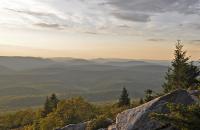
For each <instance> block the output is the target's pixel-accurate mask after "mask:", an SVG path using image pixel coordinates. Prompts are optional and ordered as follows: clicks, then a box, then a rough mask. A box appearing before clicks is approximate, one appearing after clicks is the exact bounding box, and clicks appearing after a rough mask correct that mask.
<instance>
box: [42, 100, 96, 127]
mask: <svg viewBox="0 0 200 130" xmlns="http://www.w3.org/2000/svg"><path fill="white" fill-rule="evenodd" d="M95 116H96V108H95V107H94V106H93V105H91V104H90V103H88V102H86V101H85V100H84V99H83V98H81V97H77V98H71V99H69V100H62V101H60V102H59V103H58V105H57V108H56V109H55V110H54V111H53V112H51V113H50V114H48V115H47V117H45V118H43V119H41V121H40V128H41V129H42V130H51V129H54V128H57V127H61V126H65V125H67V124H76V123H79V122H84V121H88V120H91V119H93V118H95Z"/></svg>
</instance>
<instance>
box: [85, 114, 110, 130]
mask: <svg viewBox="0 0 200 130" xmlns="http://www.w3.org/2000/svg"><path fill="white" fill-rule="evenodd" d="M111 124H112V122H111V121H110V120H109V119H108V118H107V117H106V116H105V115H100V116H98V117H97V118H96V119H93V120H92V121H91V122H89V123H88V125H87V130H98V129H100V128H107V127H108V126H109V125H111Z"/></svg>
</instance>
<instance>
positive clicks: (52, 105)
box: [42, 93, 59, 117]
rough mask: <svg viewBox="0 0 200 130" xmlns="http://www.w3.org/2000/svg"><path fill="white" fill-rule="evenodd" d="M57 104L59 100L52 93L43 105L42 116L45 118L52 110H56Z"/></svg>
mask: <svg viewBox="0 0 200 130" xmlns="http://www.w3.org/2000/svg"><path fill="white" fill-rule="evenodd" d="M58 102H59V100H58V98H57V97H56V95H55V94H54V93H53V94H52V95H51V97H50V98H49V97H47V98H46V101H45V103H44V110H43V112H42V116H43V117H45V116H47V115H48V114H49V113H51V112H52V111H53V110H54V109H56V108H57V104H58Z"/></svg>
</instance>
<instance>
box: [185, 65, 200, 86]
mask: <svg viewBox="0 0 200 130" xmlns="http://www.w3.org/2000/svg"><path fill="white" fill-rule="evenodd" d="M186 72H187V86H189V87H190V88H191V89H197V87H198V86H199V85H200V80H199V79H198V78H199V76H200V69H199V67H198V66H195V65H194V64H193V62H191V63H190V64H189V65H188V67H187V70H186Z"/></svg>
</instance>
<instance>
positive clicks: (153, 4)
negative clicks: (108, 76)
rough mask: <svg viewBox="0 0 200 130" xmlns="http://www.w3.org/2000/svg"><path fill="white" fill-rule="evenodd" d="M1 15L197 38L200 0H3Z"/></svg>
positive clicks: (5, 20) (83, 28) (6, 21)
mask: <svg viewBox="0 0 200 130" xmlns="http://www.w3.org/2000/svg"><path fill="white" fill-rule="evenodd" d="M0 17H1V20H0V25H1V27H4V26H5V27H9V26H10V27H15V26H16V27H21V28H31V29H55V30H60V31H73V32H81V33H87V34H115V35H116V34H117V35H118V34H120V35H121V34H124V35H133V36H136V37H137V36H140V37H145V38H146V39H169V38H172V39H177V38H179V37H184V38H185V36H187V37H188V39H187V40H194V39H198V37H199V36H198V35H197V34H198V33H200V31H199V28H200V24H199V21H200V0H101V1H99V0H9V1H8V0H1V1H0ZM173 33H174V34H173Z"/></svg>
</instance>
